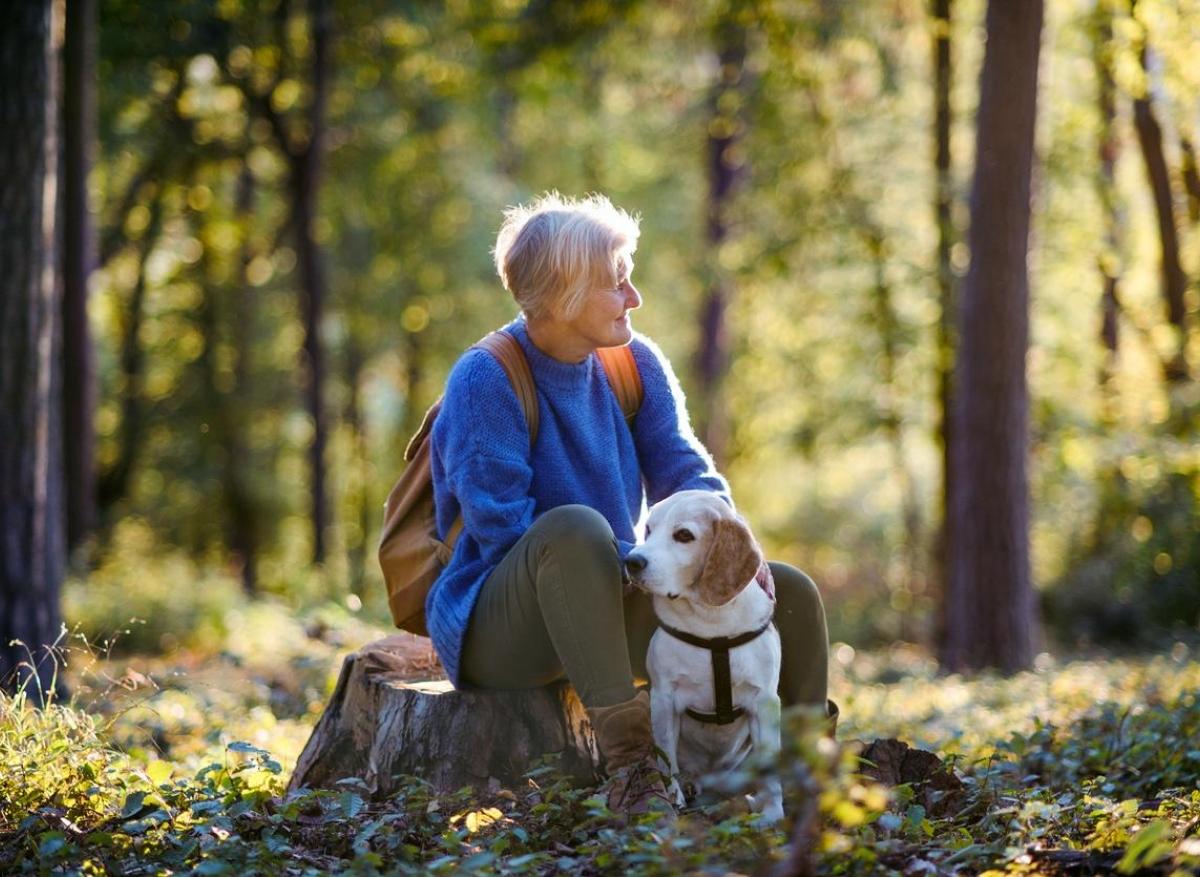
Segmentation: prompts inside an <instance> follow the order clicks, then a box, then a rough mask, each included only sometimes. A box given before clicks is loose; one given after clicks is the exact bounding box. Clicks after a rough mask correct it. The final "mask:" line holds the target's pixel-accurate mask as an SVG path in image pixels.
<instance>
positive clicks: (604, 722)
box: [587, 691, 675, 816]
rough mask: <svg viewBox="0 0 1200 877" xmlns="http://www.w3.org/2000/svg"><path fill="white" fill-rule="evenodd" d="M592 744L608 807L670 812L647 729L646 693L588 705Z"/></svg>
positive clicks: (628, 811)
mask: <svg viewBox="0 0 1200 877" xmlns="http://www.w3.org/2000/svg"><path fill="white" fill-rule="evenodd" d="M587 714H588V718H590V719H591V721H592V730H593V731H594V732H595V734H596V745H597V746H599V747H600V754H601V755H603V756H604V762H605V767H606V768H607V770H608V781H607V782H606V783H605V786H604V787H605V788H606V790H607V795H608V809H609V810H612V811H613V812H614V813H621V814H624V815H626V816H636V815H638V814H641V813H648V812H649V811H651V810H656V811H659V812H662V813H665V814H670V815H672V816H673V815H674V814H675V808H674V806H672V804H671V799H670V797H669V796H668V795H667V787H666V784H665V783H664V782H663V775H662V772H661V771H659V769H658V759H657V758H656V757H655V754H654V735H653V733H652V732H651V730H650V695H649V694H647V693H646V692H645V691H639V692H638V693H637V696H635V697H634V698H633V699H632V700H627V701H625V702H624V703H617V704H613V705H612V706H601V707H589V708H588V711H587Z"/></svg>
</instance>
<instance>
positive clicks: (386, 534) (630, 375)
mask: <svg viewBox="0 0 1200 877" xmlns="http://www.w3.org/2000/svg"><path fill="white" fill-rule="evenodd" d="M472 347H479V348H482V349H483V350H486V351H487V352H488V353H490V354H492V356H494V357H496V359H497V360H498V361H499V362H500V365H501V366H502V367H503V368H504V371H505V374H507V375H508V379H509V381H510V382H511V383H512V386H513V389H514V390H515V391H516V394H517V400H518V401H519V402H520V403H521V409H522V411H524V412H525V423H526V424H527V425H528V427H529V444H530V447H532V446H533V443H534V442H535V441H537V433H538V405H537V390H536V388H535V387H534V383H533V374H532V373H531V372H530V371H529V362H528V361H527V360H526V359H525V353H524V351H522V350H521V345H520V343H519V342H518V341H517V339H516V338H515V337H513V336H512V335H511V334H509V333H508V332H505V331H498V332H492V333H491V334H490V335H487V336H486V337H484V338H482V339H480V340H479V341H478V342H477V343H476V344H474V345H472ZM596 354H597V356H598V357H599V358H600V363H601V364H602V365H603V366H604V371H605V373H606V374H607V375H608V383H609V386H610V387H612V391H613V394H614V395H615V396H616V397H617V401H618V402H620V404H621V410H622V411H623V412H624V414H625V420H626V422H628V423H632V421H633V418H634V415H636V414H637V412H638V409H639V408H640V407H641V405H642V395H643V393H642V379H641V375H639V374H638V370H637V363H636V362H635V361H634V358H633V351H632V350H631V349H630V348H629V347H606V348H601V349H599V350H597V351H596ZM441 408H442V400H441V399H440V398H439V399H438V400H437V401H436V402H434V403H433V405H432V406H430V408H429V410H428V411H427V412H425V418H424V419H423V420H422V421H421V428H420V429H418V430H417V432H416V434H415V435H414V436H413V437H412V439H411V440H409V443H408V447H407V448H406V449H405V451H404V460H405V462H407V463H408V465H407V466H406V467H405V469H404V474H402V475H401V476H400V479H399V480H398V481H397V482H396V485H395V487H393V488H392V492H391V493H390V494H388V499H387V505H386V506H385V510H384V517H383V532H382V533H381V534H380V538H379V565H380V566H381V567H382V568H383V580H384V583H385V584H386V585H387V592H388V606H389V608H390V609H391V611H392V621H394V622H395V624H396V627H399V628H401V629H403V630H408V631H411V632H412V633H415V634H419V635H421V636H428V635H429V634H428V631H426V629H425V596H426V595H427V594H428V593H429V589H430V588H431V587H433V583H434V580H435V579H437V577H438V576H439V575H440V574H441V572H442V570H443V569H444V568H445V566H446V564H447V563H449V562H450V555H451V554H452V553H453V551H454V543H455V542H457V541H458V536H459V534H460V533H461V532H462V527H463V521H462V515H461V514H460V515H459V516H458V517H457V518H456V519H455V521H454V523H453V524H452V525H451V526H450V532H449V533H447V534H446V541H445V542H442V541H441V540H440V539H438V534H437V517H436V514H435V511H434V506H433V472H432V469H431V464H430V444H431V440H430V433H431V432H432V430H433V422H434V420H435V419H436V418H437V415H438V412H439V411H440V410H441Z"/></svg>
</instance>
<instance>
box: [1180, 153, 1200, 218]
mask: <svg viewBox="0 0 1200 877" xmlns="http://www.w3.org/2000/svg"><path fill="white" fill-rule="evenodd" d="M1179 153H1180V155H1181V156H1182V157H1183V170H1182V173H1181V174H1180V176H1182V177H1183V190H1184V191H1185V192H1186V193H1187V211H1188V220H1189V221H1190V222H1191V223H1192V225H1196V224H1198V223H1200V168H1197V166H1196V147H1195V146H1193V145H1192V139H1191V138H1190V137H1188V136H1187V135H1186V134H1184V135H1182V136H1181V137H1180V138H1179Z"/></svg>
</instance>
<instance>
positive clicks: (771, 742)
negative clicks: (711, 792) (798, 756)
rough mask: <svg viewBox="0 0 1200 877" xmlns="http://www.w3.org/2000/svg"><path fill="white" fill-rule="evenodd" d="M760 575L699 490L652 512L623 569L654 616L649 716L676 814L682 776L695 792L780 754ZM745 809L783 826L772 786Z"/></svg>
mask: <svg viewBox="0 0 1200 877" xmlns="http://www.w3.org/2000/svg"><path fill="white" fill-rule="evenodd" d="M762 565H763V556H762V552H761V550H760V549H759V547H758V544H757V543H756V542H755V540H754V537H753V536H752V535H751V533H750V529H749V527H747V526H746V523H745V522H744V521H743V520H742V519H741V518H740V517H739V516H738V515H737V514H736V513H735V512H734V511H733V509H731V508H730V507H729V505H728V504H727V503H725V502H724V500H722V499H721V498H720V497H719V496H717V495H716V494H713V493H710V492H707V491H703V490H684V491H680V492H679V493H676V494H673V495H671V496H670V497H668V498H667V499H665V500H663V501H662V502H659V503H657V504H655V505H654V507H653V508H652V509H651V510H650V516H649V518H648V519H647V523H646V532H645V538H644V541H643V542H642V543H641V544H640V545H638V546H637V547H636V548H635V550H634V551H633V552H631V553H630V554H629V555H628V557H627V558H626V560H625V564H624V570H625V574H626V576H627V577H628V579H629V581H630V583H631V584H632V585H633V586H634V587H637V588H640V589H641V590H643V591H645V592H647V593H648V594H650V595H651V596H652V598H653V602H654V612H655V614H656V615H657V616H658V621H659V628H658V629H657V630H656V631H655V632H654V635H653V636H652V637H651V639H650V646H649V650H648V651H647V654H646V665H647V670H648V671H649V674H650V717H651V725H652V727H653V732H654V742H655V744H656V745H657V746H658V748H659V749H660V750H662V752H663V753H664V755H665V757H666V759H667V761H668V767H669V769H670V773H671V785H670V788H669V790H668V791H669V793H670V794H671V795H672V796H673V797H674V799H675V802H676V803H677V804H678V805H679V806H681V807H682V806H683V805H684V803H685V799H684V795H683V789H682V787H681V786H680V783H679V777H680V776H682V777H684V778H685V779H688V780H691V781H692V782H693V783H695V784H696V786H697V788H699V787H700V783H701V782H702V778H704V777H706V776H709V777H711V776H712V775H713V774H720V773H724V772H728V771H731V770H733V769H735V768H736V767H737V766H738V765H739V764H741V762H742V761H743V760H744V759H745V757H746V756H747V755H748V754H749V752H750V751H751V749H753V750H755V751H757V752H760V753H765V754H766V755H768V756H770V755H774V754H775V753H777V752H778V751H779V746H780V738H779V733H780V732H779V720H780V712H781V708H780V701H779V695H778V688H779V670H780V657H781V649H780V641H779V632H778V631H777V630H776V629H775V626H774V624H773V623H772V618H773V616H774V614H775V599H774V595H773V593H771V592H770V590H769V588H768V587H766V586H765V585H764V586H763V587H759V585H758V584H756V577H757V575H758V572H759V569H760V567H762ZM714 647H715V648H714ZM722 652H724V655H723V656H722V654H721V653H722ZM722 677H725V679H724V680H723V679H722ZM722 687H723V688H724V692H722ZM750 806H751V807H752V808H753V809H755V810H757V811H759V812H761V813H762V814H763V816H764V817H765V818H766V819H767V821H769V822H771V823H774V822H778V821H779V820H780V819H782V818H783V796H782V791H781V789H780V785H779V782H778V780H774V779H772V780H770V781H768V782H767V784H766V786H765V788H764V790H763V792H762V793H760V794H759V795H758V796H756V797H752V798H751V799H750Z"/></svg>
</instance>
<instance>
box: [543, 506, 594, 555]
mask: <svg viewBox="0 0 1200 877" xmlns="http://www.w3.org/2000/svg"><path fill="white" fill-rule="evenodd" d="M529 529H530V531H531V532H532V533H533V534H535V535H536V536H538V537H539V538H540V539H541V541H542V542H543V543H551V544H574V545H578V544H580V543H585V544H586V543H599V544H601V545H608V544H611V543H613V542H614V541H615V537H614V536H613V531H612V527H611V526H610V525H609V523H608V521H607V519H605V517H604V515H602V514H600V513H599V512H598V511H596V510H595V509H594V508H591V507H589V506H585V505H560V506H558V507H557V508H553V509H550V510H549V511H548V512H546V513H545V514H543V515H542V516H541V517H539V518H538V519H537V520H536V521H534V522H533V526H532V527H530V528H529Z"/></svg>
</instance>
